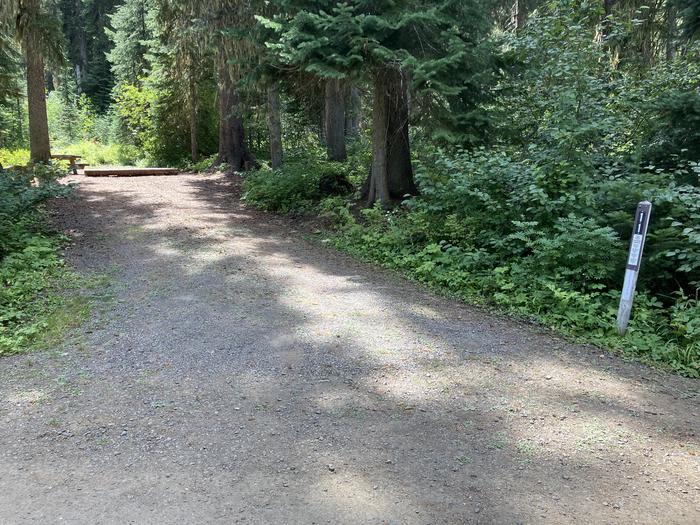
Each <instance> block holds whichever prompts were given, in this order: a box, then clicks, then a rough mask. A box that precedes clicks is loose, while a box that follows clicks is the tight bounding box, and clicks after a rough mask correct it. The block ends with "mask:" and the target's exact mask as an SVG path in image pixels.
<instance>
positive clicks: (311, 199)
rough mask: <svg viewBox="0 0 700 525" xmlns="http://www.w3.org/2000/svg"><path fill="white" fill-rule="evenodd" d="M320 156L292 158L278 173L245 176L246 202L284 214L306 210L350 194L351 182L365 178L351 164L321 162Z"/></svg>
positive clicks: (353, 164) (244, 195) (260, 172)
mask: <svg viewBox="0 0 700 525" xmlns="http://www.w3.org/2000/svg"><path fill="white" fill-rule="evenodd" d="M320 156H321V155H318V156H316V155H308V154H307V155H304V156H299V157H295V158H289V159H287V160H286V161H285V164H284V166H283V167H282V168H281V169H279V170H274V171H273V170H269V169H262V170H259V171H257V172H254V173H250V174H248V175H246V178H245V183H244V194H243V199H244V200H245V201H246V202H248V203H250V204H253V205H255V206H257V207H260V208H263V209H266V210H272V211H280V212H283V213H287V212H291V211H300V210H306V209H310V208H311V207H312V206H313V205H314V204H315V203H318V202H319V201H320V200H321V199H322V198H323V197H326V196H328V195H332V194H344V193H349V192H350V191H351V189H352V182H351V181H357V180H358V177H364V174H363V175H360V173H359V172H358V168H357V164H356V163H353V162H352V161H351V162H348V163H341V162H331V161H324V160H318V159H319V157H320ZM353 166H355V167H354V168H353ZM360 169H361V168H360Z"/></svg>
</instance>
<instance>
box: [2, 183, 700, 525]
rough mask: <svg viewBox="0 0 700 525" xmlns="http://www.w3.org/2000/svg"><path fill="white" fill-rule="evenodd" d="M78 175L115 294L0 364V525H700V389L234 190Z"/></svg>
mask: <svg viewBox="0 0 700 525" xmlns="http://www.w3.org/2000/svg"><path fill="white" fill-rule="evenodd" d="M73 179H75V180H79V182H80V189H79V191H78V192H77V193H76V196H75V197H74V198H71V199H67V200H63V201H59V202H57V203H56V205H55V215H56V220H57V223H58V224H59V225H60V227H61V228H62V229H63V230H65V231H66V232H68V233H69V234H70V235H72V236H73V238H74V241H75V242H74V243H73V245H72V247H71V248H70V249H69V250H68V259H69V261H70V262H71V264H72V265H73V266H74V267H75V268H77V270H78V271H79V272H81V273H84V274H86V275H91V274H105V273H106V274H109V275H110V277H111V283H112V284H111V285H110V290H109V291H110V294H111V299H110V300H107V301H105V302H104V303H103V304H102V306H101V307H100V308H98V309H97V312H96V314H95V315H94V316H93V318H92V319H91V320H90V321H89V322H88V323H87V324H86V325H84V326H83V327H82V328H81V329H80V330H79V331H78V332H76V333H74V334H73V335H72V336H71V337H70V339H69V341H68V342H66V343H65V344H64V345H63V346H62V347H60V348H56V349H51V350H48V351H43V352H36V353H33V354H29V355H23V356H14V357H9V358H5V359H2V360H0V445H1V446H0V473H1V474H0V522H2V523H3V524H14V523H57V522H59V521H63V522H68V523H86V524H87V523H89V524H96V523H188V524H189V523H244V522H245V523H261V524H297V523H299V524H312V523H316V524H321V523H332V524H345V523H347V524H382V523H392V524H457V523H513V524H515V523H595V524H603V523H664V524H675V523H686V524H691V523H700V442H699V440H698V436H699V435H700V417H699V415H700V397H699V392H698V389H699V382H698V381H692V380H689V379H683V378H681V377H676V376H672V375H669V374H666V373H664V372H660V371H657V370H653V369H650V368H648V367H646V366H643V365H640V364H635V363H630V362H625V361H623V360H622V359H621V358H619V357H616V356H614V355H611V354H609V353H607V352H605V351H602V350H600V349H596V348H593V347H587V346H580V345H576V344H572V343H569V342H567V341H565V340H563V339H561V338H558V337H556V336H554V335H552V334H550V333H548V332H547V331H546V330H544V329H541V328H539V327H537V326H533V325H527V324H523V323H519V322H516V321H513V320H508V319H506V318H503V317H499V316H497V315H494V314H493V313H489V312H486V311H483V310H480V309H477V308H474V307H470V306H468V305H465V304H463V303H460V302H458V301H454V300H450V299H445V298H441V297H437V296H435V295H434V294H432V293H431V292H429V291H427V290H426V289H424V288H422V287H421V286H419V285H416V284H415V283H411V282H408V281H405V280H403V279H401V278H400V277H397V276H396V275H394V274H391V273H389V272H385V271H382V270H379V269H377V268H375V267H373V266H370V265H366V264H363V263H360V262H357V261H354V260H352V259H351V258H349V257H347V256H344V255H342V254H339V253H336V252H334V251H332V250H330V249H327V248H325V247H324V246H323V245H322V244H321V243H320V242H311V241H308V240H306V239H305V236H304V235H302V233H301V232H297V231H295V230H294V226H293V225H292V224H290V223H289V221H287V220H286V219H284V218H279V217H274V216H271V215H268V214H264V213H261V212H258V211H255V210H251V209H248V208H246V207H245V206H244V205H243V204H242V203H241V202H240V201H239V199H238V197H237V194H238V187H237V182H236V181H232V180H231V179H230V178H226V177H224V176H222V175H218V174H212V175H190V174H183V175H177V176H170V177H143V178H101V179H87V178H84V177H82V176H77V177H73Z"/></svg>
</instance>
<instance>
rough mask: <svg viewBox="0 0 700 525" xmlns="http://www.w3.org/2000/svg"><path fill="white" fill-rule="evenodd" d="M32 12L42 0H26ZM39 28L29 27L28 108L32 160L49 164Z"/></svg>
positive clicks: (26, 46)
mask: <svg viewBox="0 0 700 525" xmlns="http://www.w3.org/2000/svg"><path fill="white" fill-rule="evenodd" d="M25 5H26V9H27V11H28V12H29V13H35V12H37V11H38V10H39V0H29V1H27V2H26V4H25ZM39 46H40V44H39V35H38V34H37V28H35V27H31V26H30V27H26V28H25V35H24V42H23V47H24V55H25V59H26V62H27V105H28V107H29V150H30V157H31V161H32V162H44V163H48V162H49V159H50V157H51V149H50V145H49V124H48V120H47V116H46V94H45V92H44V57H42V56H41V52H40V51H39Z"/></svg>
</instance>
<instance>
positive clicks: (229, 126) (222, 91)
mask: <svg viewBox="0 0 700 525" xmlns="http://www.w3.org/2000/svg"><path fill="white" fill-rule="evenodd" d="M238 105H239V98H238V93H236V87H235V85H234V82H233V79H232V78H231V75H230V72H229V67H228V64H227V60H226V59H225V58H224V57H223V55H222V59H221V60H220V63H219V156H218V158H217V164H221V163H227V164H229V165H230V166H231V169H232V170H233V171H244V170H249V169H255V168H256V167H257V166H258V163H257V161H256V160H255V157H254V156H253V154H252V153H251V152H250V150H248V147H247V146H246V142H245V129H244V127H243V119H242V118H241V117H240V116H237V112H238Z"/></svg>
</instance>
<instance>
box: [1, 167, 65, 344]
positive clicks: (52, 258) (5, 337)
mask: <svg viewBox="0 0 700 525" xmlns="http://www.w3.org/2000/svg"><path fill="white" fill-rule="evenodd" d="M58 173H59V172H58V171H57V170H55V169H51V168H48V167H39V166H37V170H36V171H34V172H30V173H19V172H9V171H0V355H3V354H8V353H16V352H18V351H21V350H24V349H26V348H27V347H28V346H29V345H30V344H32V343H33V342H34V341H36V340H37V339H38V338H39V337H40V336H41V335H42V332H43V330H44V329H45V328H46V327H47V326H48V323H49V321H48V319H49V317H50V316H51V315H53V314H54V313H55V312H56V311H57V309H58V308H59V307H60V306H61V304H62V298H61V297H60V296H59V295H58V294H57V293H56V292H55V290H54V287H55V284H56V282H57V281H58V278H59V276H62V277H66V275H67V274H66V273H65V270H63V263H62V261H61V259H60V257H59V253H58V248H59V245H58V240H57V239H56V238H55V237H52V236H50V235H49V234H47V233H46V232H45V231H44V230H43V226H42V224H43V223H44V219H43V218H42V216H41V213H40V212H39V209H38V206H39V205H40V204H41V203H42V202H43V201H45V200H46V199H48V198H50V197H56V196H63V195H66V194H67V192H68V191H69V188H67V187H65V186H60V185H58V184H56V182H55V179H56V176H57V174H58ZM32 180H37V181H38V184H32Z"/></svg>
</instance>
